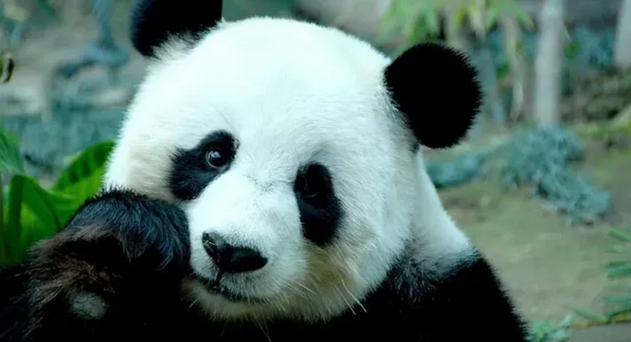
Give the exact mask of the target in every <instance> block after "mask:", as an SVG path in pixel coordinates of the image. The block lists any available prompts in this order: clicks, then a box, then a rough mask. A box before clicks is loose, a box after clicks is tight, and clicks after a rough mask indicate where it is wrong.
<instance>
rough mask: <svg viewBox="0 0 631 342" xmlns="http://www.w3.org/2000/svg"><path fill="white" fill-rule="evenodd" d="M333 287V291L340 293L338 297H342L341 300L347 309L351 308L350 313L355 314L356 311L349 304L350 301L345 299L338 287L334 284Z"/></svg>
mask: <svg viewBox="0 0 631 342" xmlns="http://www.w3.org/2000/svg"><path fill="white" fill-rule="evenodd" d="M333 288H334V289H335V291H337V292H338V293H339V294H340V297H342V299H343V300H344V302H345V303H346V306H348V309H349V310H351V313H352V314H353V315H357V313H356V312H355V310H354V309H353V306H352V305H351V303H350V302H349V301H348V300H346V297H345V296H344V294H343V293H342V291H340V289H339V288H338V287H337V286H335V285H333Z"/></svg>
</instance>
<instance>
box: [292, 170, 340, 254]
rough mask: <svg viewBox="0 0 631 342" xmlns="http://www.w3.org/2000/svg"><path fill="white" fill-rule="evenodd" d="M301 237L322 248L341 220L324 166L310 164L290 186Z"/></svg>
mask: <svg viewBox="0 0 631 342" xmlns="http://www.w3.org/2000/svg"><path fill="white" fill-rule="evenodd" d="M294 191H295V192H296V200H297V201H298V209H299V211H300V220H301V221H302V227H303V234H304V236H305V237H306V238H307V239H308V240H309V241H311V242H313V243H314V244H316V245H318V246H321V247H324V246H326V245H327V244H329V243H330V242H331V241H332V240H333V238H334V237H335V233H336V232H337V228H338V225H339V223H340V220H341V219H342V206H341V204H340V201H339V199H338V198H337V196H336V194H335V189H334V188H333V180H332V179H331V173H330V172H329V170H328V169H327V167H326V166H324V165H322V164H318V163H313V164H310V165H308V166H306V167H304V168H302V169H301V170H299V171H298V175H297V177H296V181H295V183H294Z"/></svg>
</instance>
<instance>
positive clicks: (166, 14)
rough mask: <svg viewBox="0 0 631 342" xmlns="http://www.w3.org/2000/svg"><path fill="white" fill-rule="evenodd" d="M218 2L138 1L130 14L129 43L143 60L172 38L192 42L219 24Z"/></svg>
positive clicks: (219, 9)
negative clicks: (130, 40)
mask: <svg viewBox="0 0 631 342" xmlns="http://www.w3.org/2000/svg"><path fill="white" fill-rule="evenodd" d="M222 7H223V3H222V1H221V0H139V1H138V4H137V7H136V8H135V9H134V10H133V11H132V18H131V27H130V28H131V32H130V34H131V39H132V43H133V45H134V48H135V49H136V50H137V51H138V52H140V53H141V54H142V55H143V56H146V57H155V53H156V49H157V48H160V47H161V46H162V45H163V44H164V43H165V42H167V40H168V39H169V38H171V37H173V36H179V38H185V39H188V40H191V41H194V40H196V39H197V38H198V36H199V34H201V33H203V32H205V31H207V30H209V29H210V28H212V27H214V26H215V25H216V24H217V23H218V22H219V21H220V20H221V14H222Z"/></svg>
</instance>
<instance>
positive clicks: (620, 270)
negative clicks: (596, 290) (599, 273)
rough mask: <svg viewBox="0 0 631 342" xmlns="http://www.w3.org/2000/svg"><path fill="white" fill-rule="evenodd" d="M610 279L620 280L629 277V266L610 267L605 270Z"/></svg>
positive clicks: (630, 268)
mask: <svg viewBox="0 0 631 342" xmlns="http://www.w3.org/2000/svg"><path fill="white" fill-rule="evenodd" d="M607 274H608V275H609V277H610V278H620V277H626V276H629V275H631V264H627V265H617V266H611V267H609V269H608V270H607Z"/></svg>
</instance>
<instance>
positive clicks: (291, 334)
mask: <svg viewBox="0 0 631 342" xmlns="http://www.w3.org/2000/svg"><path fill="white" fill-rule="evenodd" d="M185 225H186V221H185V218H184V216H183V214H182V212H181V211H180V210H179V209H177V208H175V207H171V206H170V205H167V204H164V203H162V202H159V201H154V200H149V199H147V198H144V197H141V196H138V195H135V194H132V193H129V192H124V191H114V192H110V193H107V194H104V195H102V196H100V197H99V198H97V199H95V200H92V201H90V202H89V203H87V204H86V205H85V206H84V207H83V208H82V209H81V210H80V211H79V212H78V214H77V215H76V217H75V218H74V219H73V220H72V221H71V223H70V224H69V226H68V228H66V229H64V230H63V231H61V232H60V233H58V234H57V235H55V236H54V237H52V238H50V239H48V240H46V241H43V242H42V243H40V244H39V245H38V246H37V248H35V249H34V250H33V251H32V254H31V257H30V258H29V259H28V260H27V261H25V262H24V263H23V264H22V265H20V266H17V267H13V268H8V269H4V270H1V271H0V288H1V289H2V291H0V341H1V342H8V341H23V342H39V341H51V342H53V341H77V342H78V341H91V342H101V341H103V342H105V341H108V342H111V341H115V340H134V339H140V340H147V341H151V340H164V339H165V338H166V336H168V335H167V334H169V335H171V336H173V337H176V338H177V339H179V340H182V341H191V340H195V339H200V338H203V339H204V340H209V341H227V342H238V341H250V342H258V341H261V342H267V341H269V339H271V340H272V341H278V342H285V341H296V340H302V339H304V338H306V337H308V338H309V339H312V340H314V341H326V340H329V341H337V340H340V339H343V338H344V339H346V338H347V337H349V336H350V337H352V338H354V339H359V340H367V339H371V340H374V339H375V338H376V339H377V340H386V339H387V340H394V341H400V342H406V341H417V342H430V341H433V342H436V341H445V342H446V341H449V342H458V341H478V340H479V341H503V342H524V341H526V337H525V336H526V335H525V332H524V329H523V327H522V323H521V321H520V319H519V317H518V316H517V315H516V314H515V313H514V312H513V309H512V307H511V304H510V301H509V299H508V297H507V296H506V295H505V294H504V293H503V292H502V291H501V287H500V284H499V282H498V281H497V279H496V278H495V276H494V273H493V270H492V269H491V267H490V266H489V265H488V264H487V262H486V261H485V260H484V259H483V258H482V257H481V256H475V257H470V258H469V259H468V261H463V262H461V264H460V265H458V266H457V267H456V268H455V269H453V270H452V272H451V273H450V274H447V275H446V276H444V277H442V278H440V277H436V276H434V275H432V274H430V273H425V272H424V271H423V270H424V269H427V267H423V266H424V265H419V264H414V262H413V261H411V260H413V258H408V257H403V258H401V259H400V260H399V261H398V262H397V264H396V265H397V266H396V267H395V268H394V269H393V270H392V271H391V272H390V274H389V275H388V277H387V279H385V280H384V282H383V283H382V284H381V286H379V287H378V288H377V289H375V291H374V292H373V293H371V294H370V295H368V297H367V298H365V299H364V300H363V301H362V304H361V305H354V307H353V308H352V309H349V310H347V312H346V313H344V314H342V315H341V316H339V317H337V318H333V319H332V320H331V321H329V322H320V323H312V324H307V323H302V322H298V321H288V320H277V321H273V322H266V323H265V324H260V323H259V322H256V321H252V322H238V323H230V324H226V323H225V322H211V321H209V320H208V319H207V318H205V317H204V316H203V315H202V314H201V313H200V312H199V311H197V309H196V308H195V307H194V306H192V305H191V303H189V302H188V301H185V300H182V299H181V298H182V297H181V296H180V292H179V290H180V288H179V283H180V280H181V279H183V278H184V277H187V276H188V275H190V274H191V273H190V272H191V270H190V269H189V266H188V265H187V263H186V262H183V260H187V258H188V256H187V254H188V251H187V250H185V249H186V248H183V247H184V246H187V241H186V229H185ZM81 290H87V291H90V292H92V293H96V294H99V295H101V296H102V297H103V298H105V299H106V300H107V302H108V304H109V306H108V310H107V312H106V314H105V315H104V316H103V318H101V319H98V320H88V319H84V318H81V317H79V316H77V315H75V314H72V313H70V312H69V310H68V298H69V297H70V296H71V295H72V294H75V293H78V292H79V291H81ZM353 304H354V303H353Z"/></svg>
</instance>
